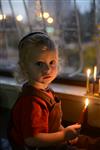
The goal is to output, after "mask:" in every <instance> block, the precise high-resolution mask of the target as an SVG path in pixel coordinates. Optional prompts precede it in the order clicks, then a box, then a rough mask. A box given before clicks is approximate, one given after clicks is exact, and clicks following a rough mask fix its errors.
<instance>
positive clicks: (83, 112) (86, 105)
mask: <svg viewBox="0 0 100 150" xmlns="http://www.w3.org/2000/svg"><path fill="white" fill-rule="evenodd" d="M88 104H89V100H88V98H86V100H85V105H84V108H83V110H82V112H81V115H80V118H79V121H78V123H79V124H83V122H84V119H85V118H84V117H85V113H86V110H87V107H88Z"/></svg>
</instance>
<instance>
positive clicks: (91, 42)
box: [0, 0, 100, 79]
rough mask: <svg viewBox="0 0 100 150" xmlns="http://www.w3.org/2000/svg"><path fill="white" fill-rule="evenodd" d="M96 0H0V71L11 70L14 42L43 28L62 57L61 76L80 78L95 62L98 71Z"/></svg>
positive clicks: (99, 35)
mask: <svg viewBox="0 0 100 150" xmlns="http://www.w3.org/2000/svg"><path fill="white" fill-rule="evenodd" d="M99 11H100V1H99V0H52V1H50V0H18V1H17V0H16V1H15V0H5V1H4V0H1V1H0V70H1V72H6V71H8V72H9V71H10V72H11V71H14V68H15V66H16V64H17V61H18V50H17V45H18V42H19V40H20V39H21V37H22V36H24V35H25V34H26V33H28V32H31V31H36V30H37V31H38V30H39V31H45V32H47V33H48V34H49V35H50V36H51V38H52V39H53V40H54V41H55V43H56V45H57V47H58V49H59V52H60V57H61V71H60V73H59V77H62V78H71V79H72V78H78V79H80V78H82V79H83V77H84V76H85V73H86V69H87V68H88V67H89V68H92V69H93V66H94V65H97V68H98V75H99V73H100V44H99V41H100V13H99Z"/></svg>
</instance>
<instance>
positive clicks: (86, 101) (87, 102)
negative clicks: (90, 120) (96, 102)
mask: <svg viewBox="0 0 100 150" xmlns="http://www.w3.org/2000/svg"><path fill="white" fill-rule="evenodd" d="M88 104H89V99H88V98H86V100H85V108H86V107H87V106H88Z"/></svg>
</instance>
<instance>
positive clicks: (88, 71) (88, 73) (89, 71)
mask: <svg viewBox="0 0 100 150" xmlns="http://www.w3.org/2000/svg"><path fill="white" fill-rule="evenodd" d="M90 73H91V69H87V77H89V76H90Z"/></svg>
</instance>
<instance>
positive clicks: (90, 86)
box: [86, 66, 100, 97]
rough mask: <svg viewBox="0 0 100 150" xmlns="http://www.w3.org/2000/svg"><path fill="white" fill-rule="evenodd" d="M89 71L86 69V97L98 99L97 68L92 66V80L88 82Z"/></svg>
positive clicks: (99, 92) (98, 82)
mask: <svg viewBox="0 0 100 150" xmlns="http://www.w3.org/2000/svg"><path fill="white" fill-rule="evenodd" d="M90 73H91V70H90V69H87V80H86V96H96V97H100V79H98V78H97V67H96V66H94V74H93V79H92V80H91V81H92V82H91V81H90Z"/></svg>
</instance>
